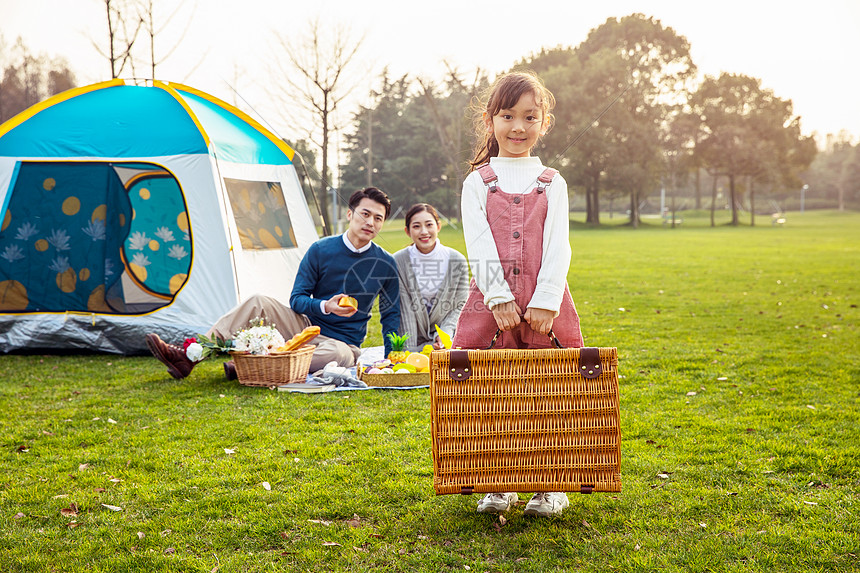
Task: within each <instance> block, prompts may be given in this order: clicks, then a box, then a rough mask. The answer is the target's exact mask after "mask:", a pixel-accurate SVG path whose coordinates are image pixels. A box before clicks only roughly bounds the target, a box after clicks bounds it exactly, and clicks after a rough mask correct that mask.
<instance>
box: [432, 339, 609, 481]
mask: <svg viewBox="0 0 860 573" xmlns="http://www.w3.org/2000/svg"><path fill="white" fill-rule="evenodd" d="M581 351H582V353H583V356H581V355H580V354H581ZM452 356H453V358H452ZM589 361H590V362H589ZM430 363H431V364H430V374H431V383H430V396H431V404H432V406H431V408H432V409H431V422H432V434H433V487H434V489H435V490H436V493H437V494H452V493H464V494H468V493H472V492H475V493H492V492H540V491H568V492H570V491H573V492H581V493H591V492H592V491H595V492H598V491H600V492H617V491H621V475H620V457H621V451H620V442H621V435H620V431H619V402H618V373H617V366H618V357H617V352H616V349H615V348H599V349H597V348H591V349H572V348H564V349H551V350H468V351H434V352H433V353H432V354H431V355H430ZM587 364H590V365H587ZM595 364H598V365H597V366H595Z"/></svg>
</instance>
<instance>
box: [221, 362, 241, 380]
mask: <svg viewBox="0 0 860 573" xmlns="http://www.w3.org/2000/svg"><path fill="white" fill-rule="evenodd" d="M224 378H226V379H227V380H238V379H239V373H238V372H236V363H235V362H233V361H232V360H228V361H227V362H225V363H224Z"/></svg>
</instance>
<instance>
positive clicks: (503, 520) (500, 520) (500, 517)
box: [499, 515, 508, 525]
mask: <svg viewBox="0 0 860 573" xmlns="http://www.w3.org/2000/svg"><path fill="white" fill-rule="evenodd" d="M507 522H508V520H507V519H506V518H505V516H504V515H500V516H499V524H500V525H504V524H506V523H507Z"/></svg>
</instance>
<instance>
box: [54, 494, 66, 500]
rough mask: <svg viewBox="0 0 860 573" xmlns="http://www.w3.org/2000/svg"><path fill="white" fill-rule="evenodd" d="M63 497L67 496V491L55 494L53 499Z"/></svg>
mask: <svg viewBox="0 0 860 573" xmlns="http://www.w3.org/2000/svg"><path fill="white" fill-rule="evenodd" d="M63 497H69V494H67V493H61V494H60V495H55V496H54V499H60V498H63Z"/></svg>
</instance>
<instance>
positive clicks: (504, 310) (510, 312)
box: [493, 301, 523, 332]
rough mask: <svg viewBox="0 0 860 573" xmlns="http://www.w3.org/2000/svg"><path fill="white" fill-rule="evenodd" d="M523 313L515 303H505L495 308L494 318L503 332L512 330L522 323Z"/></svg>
mask: <svg viewBox="0 0 860 573" xmlns="http://www.w3.org/2000/svg"><path fill="white" fill-rule="evenodd" d="M522 315H523V314H522V311H521V310H520V307H519V305H517V303H516V302H515V301H510V302H503V303H501V304H497V305H496V306H494V307H493V318H495V319H496V326H498V327H499V330H501V331H502V332H507V331H508V330H512V329H513V328H514V327H515V326H517V325H518V324H519V323H520V322H521V321H522Z"/></svg>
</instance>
